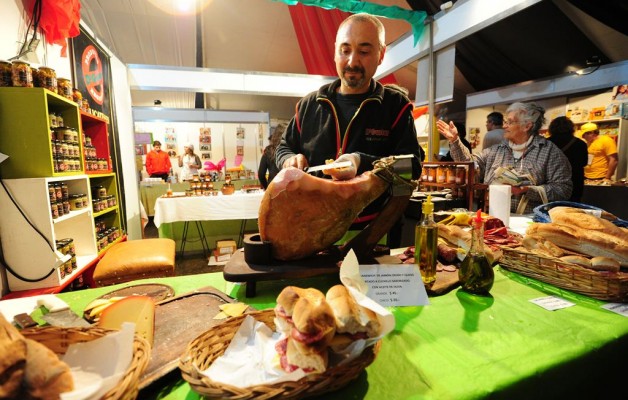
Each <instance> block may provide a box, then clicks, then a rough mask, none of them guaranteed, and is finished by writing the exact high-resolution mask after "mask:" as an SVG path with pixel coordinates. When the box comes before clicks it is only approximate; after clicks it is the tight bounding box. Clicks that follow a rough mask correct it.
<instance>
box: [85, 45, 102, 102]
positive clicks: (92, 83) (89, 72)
mask: <svg viewBox="0 0 628 400" xmlns="http://www.w3.org/2000/svg"><path fill="white" fill-rule="evenodd" d="M81 70H82V73H83V81H84V82H85V87H86V88H87V92H88V93H89V95H90V96H91V98H92V99H93V100H94V101H95V102H96V103H97V104H100V105H102V104H103V102H104V99H105V85H104V81H103V73H102V62H101V61H100V55H99V54H98V50H96V48H95V47H94V46H92V45H89V46H87V47H86V48H85V50H84V51H83V54H82V56H81Z"/></svg>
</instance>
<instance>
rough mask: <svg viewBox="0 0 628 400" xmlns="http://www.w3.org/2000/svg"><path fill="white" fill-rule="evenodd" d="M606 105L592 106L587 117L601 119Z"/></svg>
mask: <svg viewBox="0 0 628 400" xmlns="http://www.w3.org/2000/svg"><path fill="white" fill-rule="evenodd" d="M605 113H606V107H594V108H592V109H591V111H590V112H589V119H603V118H604V114H605Z"/></svg>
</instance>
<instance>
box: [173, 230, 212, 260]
mask: <svg viewBox="0 0 628 400" xmlns="http://www.w3.org/2000/svg"><path fill="white" fill-rule="evenodd" d="M194 223H195V224H196V231H197V232H198V241H200V242H201V246H203V255H204V256H205V258H207V257H208V255H209V246H208V245H207V238H206V237H205V230H204V229H203V224H202V222H201V221H194ZM189 224H190V221H185V223H184V224H183V234H182V236H181V250H179V252H180V254H181V257H183V253H184V252H185V243H186V242H188V230H189ZM189 241H190V242H196V241H197V240H189Z"/></svg>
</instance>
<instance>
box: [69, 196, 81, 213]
mask: <svg viewBox="0 0 628 400" xmlns="http://www.w3.org/2000/svg"><path fill="white" fill-rule="evenodd" d="M81 208H83V199H81V195H78V194H73V195H71V196H70V210H72V211H76V210H80V209H81Z"/></svg>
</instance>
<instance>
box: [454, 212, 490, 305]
mask: <svg viewBox="0 0 628 400" xmlns="http://www.w3.org/2000/svg"><path fill="white" fill-rule="evenodd" d="M471 226H472V228H473V230H472V231H471V248H469V252H468V253H467V255H466V256H465V258H464V260H462V264H461V265H460V269H459V270H458V278H459V280H460V285H461V287H462V290H464V291H466V292H468V293H471V294H477V295H485V296H486V295H488V294H489V291H490V290H491V288H492V287H493V282H494V281H495V273H494V272H493V268H492V267H491V264H489V262H488V259H487V258H486V254H485V253H484V221H482V211H481V210H478V211H477V214H476V216H475V218H473V219H472V220H471Z"/></svg>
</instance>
